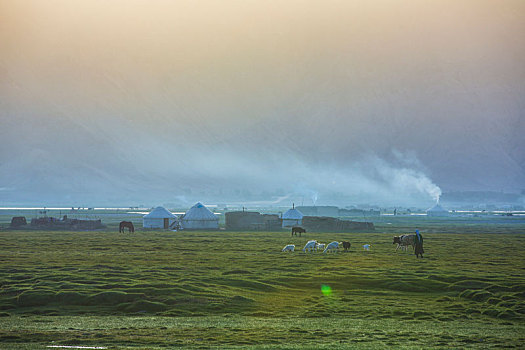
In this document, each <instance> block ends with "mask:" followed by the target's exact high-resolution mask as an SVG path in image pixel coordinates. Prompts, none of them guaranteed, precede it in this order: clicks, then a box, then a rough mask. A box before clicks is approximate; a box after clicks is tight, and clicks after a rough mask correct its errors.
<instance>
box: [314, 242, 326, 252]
mask: <svg viewBox="0 0 525 350" xmlns="http://www.w3.org/2000/svg"><path fill="white" fill-rule="evenodd" d="M324 247H325V244H324V243H317V244H316V246H315V250H316V251H319V250H324Z"/></svg>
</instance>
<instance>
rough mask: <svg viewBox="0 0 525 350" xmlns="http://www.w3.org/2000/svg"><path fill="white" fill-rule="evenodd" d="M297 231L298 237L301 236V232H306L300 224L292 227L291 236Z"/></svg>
mask: <svg viewBox="0 0 525 350" xmlns="http://www.w3.org/2000/svg"><path fill="white" fill-rule="evenodd" d="M298 233H299V237H300V236H301V233H306V230H305V229H304V228H302V227H300V226H294V227H292V236H293V235H296V236H297V234H298Z"/></svg>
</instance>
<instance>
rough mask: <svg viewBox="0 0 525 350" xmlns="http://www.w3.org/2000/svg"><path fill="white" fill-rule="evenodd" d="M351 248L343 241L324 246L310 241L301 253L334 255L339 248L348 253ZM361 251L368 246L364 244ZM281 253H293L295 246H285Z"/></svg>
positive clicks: (368, 245)
mask: <svg viewBox="0 0 525 350" xmlns="http://www.w3.org/2000/svg"><path fill="white" fill-rule="evenodd" d="M351 246H352V244H351V243H350V242H347V241H343V242H337V241H333V242H332V243H329V244H324V243H319V242H317V241H316V240H311V241H308V242H307V243H306V245H305V246H304V248H303V252H305V253H306V251H307V250H308V251H309V252H317V251H321V250H322V251H323V253H328V252H331V253H335V252H337V251H338V250H339V247H343V249H344V251H345V252H346V251H348V249H350V247H351ZM363 249H365V250H370V244H365V245H364V246H363ZM282 251H283V252H293V251H295V244H288V245H287V246H285V247H284V248H283V250H282Z"/></svg>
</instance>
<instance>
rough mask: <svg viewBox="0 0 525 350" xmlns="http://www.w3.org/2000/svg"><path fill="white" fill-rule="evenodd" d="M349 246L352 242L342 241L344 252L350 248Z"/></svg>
mask: <svg viewBox="0 0 525 350" xmlns="http://www.w3.org/2000/svg"><path fill="white" fill-rule="evenodd" d="M351 246H352V243H350V242H347V241H343V248H344V250H345V252H347V251H348V249H350V247H351Z"/></svg>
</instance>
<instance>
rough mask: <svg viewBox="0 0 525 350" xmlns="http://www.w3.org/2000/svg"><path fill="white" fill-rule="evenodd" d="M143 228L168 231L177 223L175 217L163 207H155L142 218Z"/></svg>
mask: <svg viewBox="0 0 525 350" xmlns="http://www.w3.org/2000/svg"><path fill="white" fill-rule="evenodd" d="M142 222H143V226H144V228H162V229H168V228H170V227H171V226H172V224H173V223H175V222H177V217H176V216H175V215H173V214H172V213H171V212H170V211H169V210H167V209H166V208H164V207H156V208H155V209H153V210H152V211H151V212H150V213H149V214H146V215H144V216H143V217H142Z"/></svg>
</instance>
